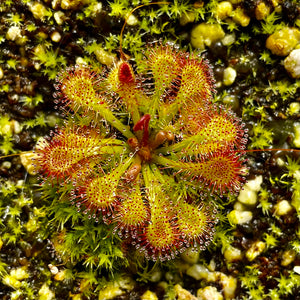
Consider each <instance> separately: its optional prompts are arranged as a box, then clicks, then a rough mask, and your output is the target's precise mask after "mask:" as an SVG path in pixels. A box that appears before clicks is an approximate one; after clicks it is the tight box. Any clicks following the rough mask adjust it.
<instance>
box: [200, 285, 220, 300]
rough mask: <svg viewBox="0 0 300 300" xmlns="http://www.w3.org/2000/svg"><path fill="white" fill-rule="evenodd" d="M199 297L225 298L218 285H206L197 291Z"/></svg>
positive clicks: (202, 298)
mask: <svg viewBox="0 0 300 300" xmlns="http://www.w3.org/2000/svg"><path fill="white" fill-rule="evenodd" d="M197 297H198V299H199V300H223V299H224V298H223V296H222V294H220V293H219V292H218V290H217V288H216V287H214V286H206V287H205V288H203V289H199V290H198V291H197Z"/></svg>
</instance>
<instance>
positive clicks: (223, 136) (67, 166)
mask: <svg viewBox="0 0 300 300" xmlns="http://www.w3.org/2000/svg"><path fill="white" fill-rule="evenodd" d="M144 56H145V57H144V59H143V61H142V63H140V64H139V66H138V72H134V70H133V67H132V65H131V64H130V63H129V62H128V61H125V60H121V61H120V62H119V63H117V64H116V65H115V67H113V68H112V69H110V70H101V69H92V68H91V67H89V66H87V65H76V66H74V67H70V68H68V69H67V70H64V71H62V72H61V73H60V74H59V76H58V77H57V83H56V86H55V87H56V90H57V92H56V93H55V98H56V103H57V105H58V106H59V107H61V108H62V109H63V111H64V113H65V122H64V125H63V126H62V127H60V128H58V129H57V130H56V131H55V133H53V134H52V136H51V138H50V139H48V140H43V141H42V142H39V143H38V145H37V147H36V150H35V156H36V159H35V164H36V167H37V168H38V169H39V172H40V173H41V174H43V175H42V176H43V178H44V180H45V181H50V182H51V184H52V185H56V184H57V185H60V186H61V185H70V184H71V189H70V191H69V198H70V200H71V202H72V203H73V205H76V206H77V207H78V210H79V211H81V212H82V213H83V214H86V215H88V216H89V217H90V218H92V219H94V221H95V222H104V223H106V224H112V225H113V227H114V229H113V232H114V233H115V234H118V235H119V236H120V237H121V238H122V239H130V241H131V243H132V244H133V245H135V247H136V248H137V249H138V250H139V251H140V252H142V253H144V255H145V257H146V258H148V259H151V260H157V259H159V260H161V261H163V260H166V259H171V258H174V257H175V256H176V255H177V254H178V253H180V252H182V251H184V250H185V249H186V248H188V247H195V248H196V247H200V249H205V247H206V246H207V245H208V244H209V243H210V241H211V240H212V238H213V235H214V231H215V230H214V226H215V224H216V223H217V221H218V220H217V217H216V214H217V205H216V202H217V201H218V198H219V196H220V195H223V194H225V193H227V192H230V193H237V192H238V191H239V190H240V189H241V186H242V184H243V183H244V181H245V179H244V175H245V174H246V171H247V168H246V167H245V158H244V153H243V149H244V148H245V144H246V143H247V134H246V133H245V132H246V130H245V129H244V124H243V123H242V122H241V120H240V119H239V118H237V117H236V116H235V114H234V113H233V112H232V111H230V110H229V109H225V108H224V107H223V106H220V105H219V104H215V103H214V102H213V96H214V93H215V90H214V78H213V76H212V72H211V69H210V66H209V63H208V62H207V61H206V60H204V59H203V58H201V56H199V55H197V54H195V53H191V54H190V53H187V52H184V51H179V50H178V49H176V48H175V47H174V46H172V45H163V44H161V43H157V44H155V45H152V46H149V47H148V48H147V50H146V51H145V53H144ZM70 205H71V204H70Z"/></svg>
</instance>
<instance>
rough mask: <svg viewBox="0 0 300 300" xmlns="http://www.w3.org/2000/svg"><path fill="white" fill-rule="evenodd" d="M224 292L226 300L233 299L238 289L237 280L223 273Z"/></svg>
mask: <svg viewBox="0 0 300 300" xmlns="http://www.w3.org/2000/svg"><path fill="white" fill-rule="evenodd" d="M220 282H221V284H222V290H223V293H224V296H225V299H233V298H234V296H235V291H236V288H237V279H236V278H234V277H232V276H227V275H225V274H223V273H221V280H220Z"/></svg>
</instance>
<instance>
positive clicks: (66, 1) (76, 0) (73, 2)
mask: <svg viewBox="0 0 300 300" xmlns="http://www.w3.org/2000/svg"><path fill="white" fill-rule="evenodd" d="M81 2H82V1H81V0H61V3H60V6H61V8H62V9H66V10H68V9H76V8H77V7H78V6H79V5H80V4H81Z"/></svg>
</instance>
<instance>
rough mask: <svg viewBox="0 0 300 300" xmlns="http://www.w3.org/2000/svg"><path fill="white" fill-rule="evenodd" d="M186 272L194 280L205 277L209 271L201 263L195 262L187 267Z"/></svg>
mask: <svg viewBox="0 0 300 300" xmlns="http://www.w3.org/2000/svg"><path fill="white" fill-rule="evenodd" d="M186 274H187V275H189V276H191V277H193V278H194V279H196V280H200V279H207V278H208V276H209V274H210V271H209V270H208V269H207V268H206V267H204V266H203V265H199V264H195V265H192V266H191V267H190V268H188V269H187V271H186Z"/></svg>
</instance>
